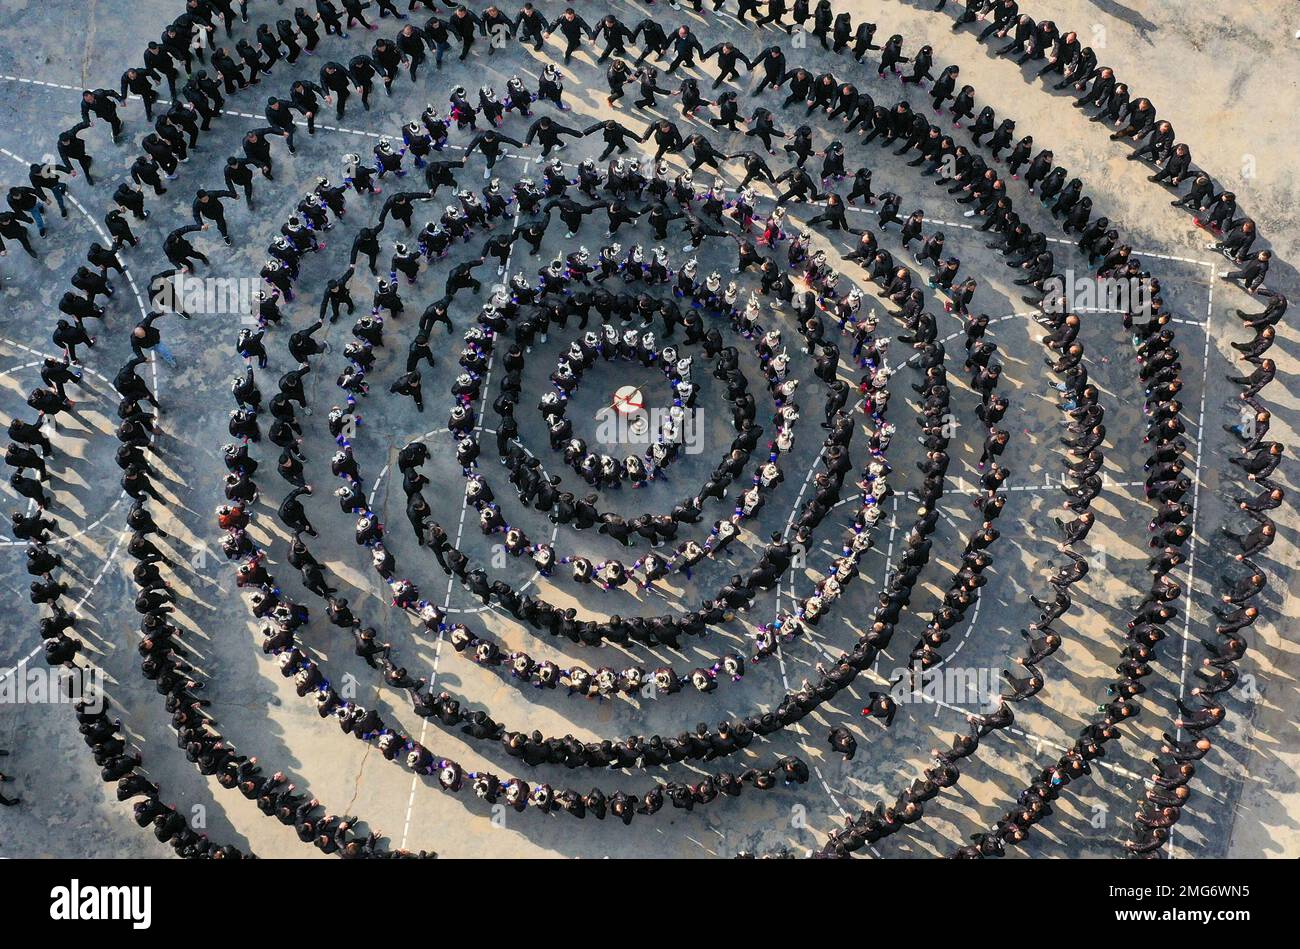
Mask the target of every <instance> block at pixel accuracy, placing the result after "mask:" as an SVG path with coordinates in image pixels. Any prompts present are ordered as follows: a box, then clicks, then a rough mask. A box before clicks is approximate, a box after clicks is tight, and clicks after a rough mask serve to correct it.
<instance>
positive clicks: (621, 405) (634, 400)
mask: <svg viewBox="0 0 1300 949" xmlns="http://www.w3.org/2000/svg"><path fill="white" fill-rule="evenodd" d="M611 408H613V410H614V411H615V412H617V413H618V414H619V415H625V416H631V415H637V414H639V413H641V412H644V411H645V396H643V395H642V394H641V390H640V389H638V388H637V387H636V386H619V388H618V389H617V390H616V391H615V392H614V402H613V404H612V405H611Z"/></svg>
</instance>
